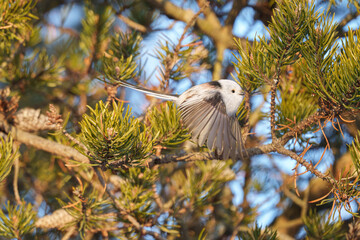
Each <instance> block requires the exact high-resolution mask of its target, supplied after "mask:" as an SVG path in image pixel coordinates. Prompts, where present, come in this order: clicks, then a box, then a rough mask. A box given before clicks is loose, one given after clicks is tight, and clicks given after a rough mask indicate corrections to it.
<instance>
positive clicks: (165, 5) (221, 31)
mask: <svg viewBox="0 0 360 240" xmlns="http://www.w3.org/2000/svg"><path fill="white" fill-rule="evenodd" d="M146 1H147V2H148V3H149V4H150V5H152V6H153V7H155V8H158V9H159V10H160V11H161V12H162V13H164V14H165V15H166V16H168V17H169V18H172V19H175V20H178V21H182V22H184V23H185V24H188V23H189V22H190V21H191V19H192V18H193V16H194V15H195V13H194V12H193V11H192V10H190V9H183V8H181V7H178V6H176V5H175V4H173V3H171V2H170V1H166V0H146ZM204 15H205V18H197V19H196V21H195V26H196V27H197V28H198V29H199V30H200V31H201V32H202V33H204V34H205V35H207V36H208V37H210V38H211V39H212V40H213V41H214V42H215V43H217V42H222V44H223V45H224V46H225V48H229V49H236V46H235V44H234V38H235V37H236V36H234V35H233V34H232V27H224V26H222V25H221V23H220V21H219V19H218V18H217V16H216V15H215V14H211V12H209V11H207V12H206V11H205V12H204ZM243 43H244V47H245V44H246V41H245V40H244V41H243Z"/></svg>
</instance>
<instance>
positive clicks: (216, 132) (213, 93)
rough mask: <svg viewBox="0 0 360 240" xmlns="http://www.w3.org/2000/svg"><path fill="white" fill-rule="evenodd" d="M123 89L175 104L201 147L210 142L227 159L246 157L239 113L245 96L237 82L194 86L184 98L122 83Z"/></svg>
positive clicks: (215, 150)
mask: <svg viewBox="0 0 360 240" xmlns="http://www.w3.org/2000/svg"><path fill="white" fill-rule="evenodd" d="M119 85H120V86H123V87H127V88H131V89H135V90H137V91H140V92H143V93H145V94H147V95H149V96H153V97H156V98H159V99H164V100H168V101H174V102H175V103H176V105H177V106H178V107H179V109H180V110H181V118H182V120H183V122H184V125H185V127H187V128H188V129H189V130H190V132H191V134H192V139H193V140H195V141H196V142H197V143H198V145H199V146H203V145H204V144H205V142H206V145H207V147H208V148H209V149H210V150H211V151H213V152H215V154H216V155H217V156H218V157H221V158H223V159H228V158H229V157H230V158H231V159H233V160H235V159H238V158H239V157H240V158H241V157H242V149H243V143H242V138H241V128H240V125H239V122H238V120H237V118H236V112H237V110H238V108H239V106H240V104H241V102H242V101H243V98H244V92H243V90H242V88H241V87H240V86H239V85H238V84H237V83H236V82H234V81H232V80H228V79H221V80H218V81H211V82H208V83H203V84H199V85H196V86H193V87H191V88H189V89H188V90H186V91H185V92H184V93H182V94H181V95H176V94H165V93H161V92H157V91H152V90H148V89H145V88H141V87H138V86H135V85H132V84H130V83H127V82H119Z"/></svg>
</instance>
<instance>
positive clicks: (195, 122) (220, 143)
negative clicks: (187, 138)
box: [179, 101, 243, 159]
mask: <svg viewBox="0 0 360 240" xmlns="http://www.w3.org/2000/svg"><path fill="white" fill-rule="evenodd" d="M179 108H180V110H181V116H182V119H183V122H184V124H185V126H186V127H187V128H189V130H190V132H191V133H192V138H193V139H194V140H195V141H196V142H197V143H198V144H199V146H203V145H204V143H205V141H206V142H207V147H208V149H210V150H212V151H215V153H216V155H218V156H219V157H221V158H223V159H228V158H229V157H230V158H232V159H237V158H239V157H242V156H241V153H242V149H243V144H242V138H241V128H240V125H239V122H238V121H237V119H236V118H234V117H229V116H228V115H227V114H226V111H225V109H224V108H225V105H224V103H223V102H222V101H220V102H219V103H218V104H216V105H214V104H210V103H209V102H207V101H200V102H194V101H191V102H190V101H189V102H183V103H181V104H180V106H179Z"/></svg>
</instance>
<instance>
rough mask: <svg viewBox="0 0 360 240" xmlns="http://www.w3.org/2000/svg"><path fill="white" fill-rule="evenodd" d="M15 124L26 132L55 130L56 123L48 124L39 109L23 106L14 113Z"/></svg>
mask: <svg viewBox="0 0 360 240" xmlns="http://www.w3.org/2000/svg"><path fill="white" fill-rule="evenodd" d="M15 126H16V127H18V128H20V129H21V130H24V131H26V132H38V131H42V130H56V124H49V120H48V117H47V116H45V115H44V114H41V113H40V109H32V108H23V109H21V110H20V111H18V112H17V113H16V114H15Z"/></svg>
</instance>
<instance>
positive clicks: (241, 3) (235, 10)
mask: <svg viewBox="0 0 360 240" xmlns="http://www.w3.org/2000/svg"><path fill="white" fill-rule="evenodd" d="M246 6H247V0H236V1H233V6H232V8H231V10H230V12H229V13H228V16H227V18H226V20H225V25H227V26H228V25H230V26H233V25H234V22H235V19H236V17H237V16H238V15H239V13H240V11H241V10H242V9H243V8H244V7H246Z"/></svg>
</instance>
